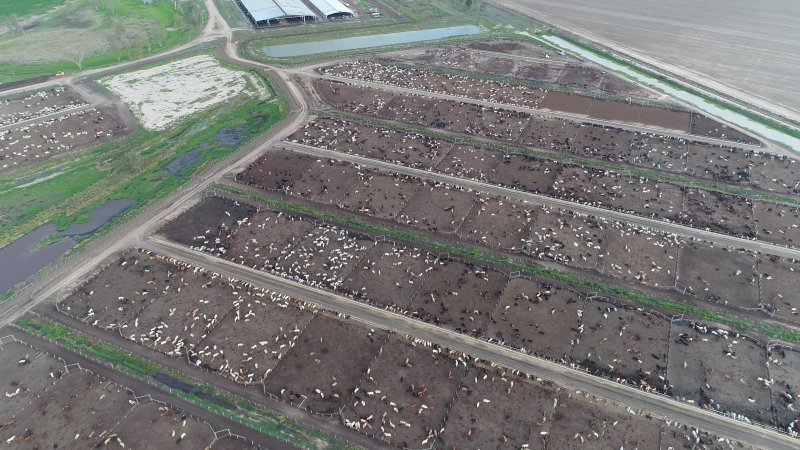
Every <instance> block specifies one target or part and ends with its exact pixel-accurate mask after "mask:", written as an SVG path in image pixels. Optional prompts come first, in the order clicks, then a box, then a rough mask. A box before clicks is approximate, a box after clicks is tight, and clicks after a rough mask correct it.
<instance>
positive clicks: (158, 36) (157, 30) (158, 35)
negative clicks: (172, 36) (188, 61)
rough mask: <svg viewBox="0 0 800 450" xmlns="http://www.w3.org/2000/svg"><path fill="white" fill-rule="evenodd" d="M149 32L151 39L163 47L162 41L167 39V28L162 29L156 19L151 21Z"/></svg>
mask: <svg viewBox="0 0 800 450" xmlns="http://www.w3.org/2000/svg"><path fill="white" fill-rule="evenodd" d="M151 34H152V38H153V40H154V41H156V43H158V46H159V47H161V48H164V41H166V40H167V30H166V29H164V27H162V26H161V24H160V23H158V21H153V26H152V33H151Z"/></svg>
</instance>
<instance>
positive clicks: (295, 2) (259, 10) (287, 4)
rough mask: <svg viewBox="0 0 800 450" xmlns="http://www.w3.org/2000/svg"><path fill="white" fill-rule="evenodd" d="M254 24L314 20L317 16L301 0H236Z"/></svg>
mask: <svg viewBox="0 0 800 450" xmlns="http://www.w3.org/2000/svg"><path fill="white" fill-rule="evenodd" d="M236 3H238V4H239V7H241V8H242V11H244V13H245V15H246V16H247V17H248V18H249V19H250V21H252V22H253V24H254V25H255V26H257V27H258V26H263V25H267V26H269V25H270V23H272V22H276V21H278V20H302V21H303V22H305V21H306V20H314V19H316V18H317V16H316V15H315V14H314V12H313V11H311V9H310V8H309V7H308V6H306V5H305V3H303V2H302V1H301V0H236Z"/></svg>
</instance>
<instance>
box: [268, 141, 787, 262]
mask: <svg viewBox="0 0 800 450" xmlns="http://www.w3.org/2000/svg"><path fill="white" fill-rule="evenodd" d="M281 146H282V147H285V148H289V149H291V150H293V151H295V152H297V153H303V154H306V155H311V156H316V157H321V158H332V159H338V160H342V161H347V162H351V163H354V164H359V165H361V166H365V167H371V168H375V169H381V170H387V171H390V172H396V173H400V174H404V175H411V176H414V177H419V178H422V179H425V180H430V181H435V182H439V183H446V184H451V185H458V186H463V187H465V188H469V189H474V190H476V191H480V192H484V193H487V194H492V195H498V196H503V197H509V198H513V199H515V200H521V201H525V202H528V203H532V204H534V205H544V206H549V207H552V208H562V209H566V210H570V211H575V212H578V213H583V214H588V215H591V216H595V217H600V218H603V219H608V220H617V221H620V222H623V223H629V224H633V225H638V226H641V227H645V228H649V229H651V230H661V231H664V232H666V233H674V234H677V235H679V236H683V237H687V238H694V239H698V240H701V241H706V242H710V243H713V244H716V245H724V246H727V247H733V248H744V249H747V250H749V251H751V252H757V253H764V254H769V255H775V256H780V257H783V258H791V259H800V249H794V248H789V247H784V246H781V245H777V244H771V243H768V242H763V241H759V240H751V239H745V238H741V237H737V236H732V235H727V234H721V233H715V232H713V231H706V230H702V229H700V228H692V227H688V226H685V225H680V224H677V223H672V222H664V221H661V220H657V219H650V218H647V217H642V216H637V215H634V214H628V213H624V212H619V211H614V210H611V209H605V208H598V207H596V206H590V205H584V204H581V203H576V202H571V201H568V200H561V199H558V198H554V197H548V196H546V195H540V194H533V193H530V192H525V191H519V190H516V189H510V188H506V187H502V186H497V185H494V184H489V183H484V182H481V181H476V180H470V179H468V178H459V177H454V176H451V175H446V174H443V173H439V172H434V171H431V170H424V169H416V168H413V167H407V166H401V165H398V164H394V163H390V162H385V161H380V160H377V159H372V158H366V157H363V156H359V155H353V154H349V153H342V152H337V151H335V150H327V149H322V148H317V147H311V146H308V145H303V144H295V143H292V142H282V143H281Z"/></svg>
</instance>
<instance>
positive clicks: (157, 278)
mask: <svg viewBox="0 0 800 450" xmlns="http://www.w3.org/2000/svg"><path fill="white" fill-rule="evenodd" d="M254 294H255V293H254V292H253V291H251V290H249V289H243V288H241V287H239V286H234V285H231V284H230V283H228V282H227V281H224V280H222V279H221V277H219V276H217V275H214V274H212V273H209V272H206V271H202V270H197V269H193V268H191V267H188V266H185V265H176V264H174V263H173V262H171V261H168V260H164V259H163V258H161V257H158V256H155V255H147V254H143V253H137V252H131V253H128V254H125V255H123V256H122V257H121V258H120V259H117V260H116V261H114V262H112V263H111V264H109V265H108V266H107V267H105V268H104V269H103V270H102V271H101V272H100V273H99V274H98V275H97V276H95V277H94V278H92V279H91V280H89V281H88V282H87V283H85V284H84V285H83V286H82V287H81V288H79V289H78V290H77V291H76V292H75V293H73V294H72V295H71V296H69V297H67V298H66V299H65V300H63V301H62V302H60V303H59V309H60V310H61V311H62V312H64V313H65V314H68V315H71V316H72V317H75V318H77V319H79V320H82V321H84V322H86V323H90V324H92V325H94V326H97V327H100V328H104V329H108V330H115V331H118V332H119V333H120V334H121V335H122V336H125V337H127V338H129V339H131V340H133V341H135V342H138V343H140V344H142V345H147V346H152V347H153V348H155V349H156V350H158V351H161V352H164V353H166V354H167V355H171V356H183V355H184V354H185V353H186V352H187V351H188V350H190V349H192V348H194V346H195V345H197V344H198V343H199V342H200V341H201V340H202V339H204V338H205V337H206V335H207V334H208V333H209V332H210V331H211V330H213V329H214V328H215V327H216V326H217V325H218V324H219V322H220V321H221V320H222V319H223V318H224V317H225V316H226V315H227V314H228V313H229V312H232V311H234V310H236V311H235V312H232V314H236V315H239V314H241V312H240V311H238V310H239V309H241V308H242V306H241V303H242V302H243V301H244V300H246V299H252V298H254Z"/></svg>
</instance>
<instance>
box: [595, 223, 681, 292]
mask: <svg viewBox="0 0 800 450" xmlns="http://www.w3.org/2000/svg"><path fill="white" fill-rule="evenodd" d="M606 230H607V231H606V233H605V239H603V245H602V252H603V253H602V261H601V264H602V269H603V273H605V274H608V275H611V276H613V277H615V278H620V279H623V280H626V281H630V282H633V283H642V284H645V285H648V286H653V287H662V288H670V287H673V286H675V282H676V280H677V276H678V270H677V269H678V253H679V252H680V249H681V248H682V247H683V245H684V242H683V241H682V240H681V239H680V238H678V237H677V236H675V235H665V234H663V233H656V232H653V231H651V230H648V229H643V228H637V227H633V226H628V225H623V224H621V223H618V222H611V223H607V224H606Z"/></svg>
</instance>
